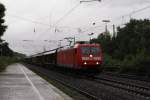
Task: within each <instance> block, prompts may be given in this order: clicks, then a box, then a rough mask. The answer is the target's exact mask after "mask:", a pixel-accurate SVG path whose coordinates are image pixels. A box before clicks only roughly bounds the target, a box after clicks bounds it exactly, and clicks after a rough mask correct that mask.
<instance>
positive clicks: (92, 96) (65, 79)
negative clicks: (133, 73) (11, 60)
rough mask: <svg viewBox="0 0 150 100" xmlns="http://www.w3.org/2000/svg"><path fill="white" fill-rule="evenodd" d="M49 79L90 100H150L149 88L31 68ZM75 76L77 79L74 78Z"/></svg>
mask: <svg viewBox="0 0 150 100" xmlns="http://www.w3.org/2000/svg"><path fill="white" fill-rule="evenodd" d="M30 68H31V69H32V70H36V71H38V72H40V73H41V74H43V75H45V76H47V77H48V78H50V79H52V80H55V81H57V82H59V83H61V84H63V85H65V86H67V87H69V88H72V89H73V90H75V91H77V92H79V93H80V94H82V95H85V96H86V97H87V98H89V100H150V98H149V97H150V92H149V88H145V87H144V86H139V85H133V84H128V83H125V82H120V81H119V80H114V79H111V80H110V79H109V78H106V77H103V78H100V77H90V78H87V77H80V75H72V74H71V73H69V72H68V73H67V74H66V72H65V73H64V72H61V71H60V72H54V71H50V70H47V69H44V68H41V67H39V68H37V67H30ZM74 76H75V77H74Z"/></svg>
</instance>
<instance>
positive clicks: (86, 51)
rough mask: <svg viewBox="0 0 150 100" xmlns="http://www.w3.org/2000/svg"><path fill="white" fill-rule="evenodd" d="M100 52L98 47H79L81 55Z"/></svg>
mask: <svg viewBox="0 0 150 100" xmlns="http://www.w3.org/2000/svg"><path fill="white" fill-rule="evenodd" d="M99 53H100V48H99V47H81V54H83V55H90V54H93V55H96V54H99Z"/></svg>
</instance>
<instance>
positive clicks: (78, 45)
mask: <svg viewBox="0 0 150 100" xmlns="http://www.w3.org/2000/svg"><path fill="white" fill-rule="evenodd" d="M80 46H99V44H89V43H88V44H79V43H77V44H75V45H74V48H77V47H80Z"/></svg>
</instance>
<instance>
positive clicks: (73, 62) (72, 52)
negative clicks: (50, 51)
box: [57, 43, 102, 71]
mask: <svg viewBox="0 0 150 100" xmlns="http://www.w3.org/2000/svg"><path fill="white" fill-rule="evenodd" d="M101 64H102V50H101V47H100V45H99V44H89V43H88V44H87V43H76V44H75V45H74V46H73V47H72V48H67V49H59V50H58V51H57V65H58V66H63V67H67V68H72V69H96V70H100V71H101Z"/></svg>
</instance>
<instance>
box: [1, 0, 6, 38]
mask: <svg viewBox="0 0 150 100" xmlns="http://www.w3.org/2000/svg"><path fill="white" fill-rule="evenodd" d="M5 10H6V9H5V7H4V5H3V4H1V3H0V37H1V36H2V35H3V34H4V32H5V31H6V28H7V26H6V25H4V22H5V20H4V19H3V17H4V16H5V13H4V12H5Z"/></svg>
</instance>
